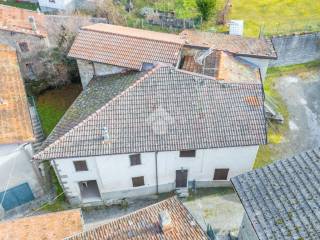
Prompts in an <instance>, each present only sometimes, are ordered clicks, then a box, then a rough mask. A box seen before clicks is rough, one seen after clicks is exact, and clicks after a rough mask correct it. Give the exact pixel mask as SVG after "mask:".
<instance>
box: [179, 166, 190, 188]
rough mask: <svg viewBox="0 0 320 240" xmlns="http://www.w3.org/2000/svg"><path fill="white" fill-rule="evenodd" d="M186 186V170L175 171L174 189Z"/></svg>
mask: <svg viewBox="0 0 320 240" xmlns="http://www.w3.org/2000/svg"><path fill="white" fill-rule="evenodd" d="M187 186H188V170H176V188H185V187H187Z"/></svg>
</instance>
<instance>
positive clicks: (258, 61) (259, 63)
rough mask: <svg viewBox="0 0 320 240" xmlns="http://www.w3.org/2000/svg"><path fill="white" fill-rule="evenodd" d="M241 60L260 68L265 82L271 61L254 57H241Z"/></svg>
mask: <svg viewBox="0 0 320 240" xmlns="http://www.w3.org/2000/svg"><path fill="white" fill-rule="evenodd" d="M240 58H242V59H244V60H246V61H248V62H251V63H253V64H255V65H257V66H258V67H259V68H260V72H261V78H262V80H263V81H264V79H265V78H266V75H267V70H268V67H269V62H270V59H264V58H253V57H240Z"/></svg>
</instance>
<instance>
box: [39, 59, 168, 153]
mask: <svg viewBox="0 0 320 240" xmlns="http://www.w3.org/2000/svg"><path fill="white" fill-rule="evenodd" d="M163 66H164V65H162V64H157V65H156V66H155V67H154V68H152V69H151V70H149V71H147V72H146V73H145V74H144V75H143V76H141V77H140V78H139V79H138V80H137V81H136V82H135V83H133V84H132V85H131V86H129V87H128V88H127V89H126V90H124V91H122V92H121V93H119V94H117V95H116V96H115V97H113V98H112V99H111V100H110V101H108V102H107V103H106V104H105V105H104V106H102V107H101V108H99V109H98V110H96V111H95V112H93V113H91V114H90V115H89V116H88V117H86V118H85V119H84V120H82V121H81V122H79V123H78V124H77V125H75V126H74V127H72V128H70V130H69V131H67V132H66V133H64V134H63V135H62V136H60V137H59V138H58V139H56V140H55V141H54V142H53V143H50V144H49V145H48V146H46V147H45V148H44V149H43V150H42V151H40V152H38V153H37V154H35V155H34V156H33V159H37V156H38V155H41V153H43V152H45V151H46V149H48V148H49V147H50V146H54V145H55V144H58V143H59V142H60V141H61V140H62V139H64V138H65V137H66V136H68V135H70V133H71V132H73V131H74V130H76V129H78V128H79V127H81V126H82V125H83V124H85V123H86V122H87V121H89V120H90V119H91V118H93V116H95V115H96V114H98V113H99V112H101V111H102V110H104V109H105V108H106V107H108V106H109V105H110V104H111V103H112V102H114V101H115V100H116V99H118V98H120V97H121V96H122V95H124V94H125V93H127V92H129V91H130V90H131V89H132V88H134V87H136V86H137V85H138V84H139V83H141V82H142V81H144V80H145V79H146V78H147V77H149V76H150V75H152V74H153V73H154V72H155V71H157V70H158V69H159V68H161V67H163Z"/></svg>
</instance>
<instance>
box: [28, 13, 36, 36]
mask: <svg viewBox="0 0 320 240" xmlns="http://www.w3.org/2000/svg"><path fill="white" fill-rule="evenodd" d="M29 23H30V24H31V27H32V30H33V31H35V32H37V31H38V29H37V24H36V20H35V19H34V16H29Z"/></svg>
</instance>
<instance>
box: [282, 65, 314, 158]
mask: <svg viewBox="0 0 320 240" xmlns="http://www.w3.org/2000/svg"><path fill="white" fill-rule="evenodd" d="M276 88H277V90H278V91H279V92H280V93H281V94H282V96H283V99H284V101H285V102H286V104H287V106H288V111H289V132H288V134H286V136H285V140H284V141H283V143H281V144H279V147H280V148H281V149H282V151H281V152H282V156H281V157H280V158H286V157H289V156H291V155H294V154H296V153H298V152H301V151H304V150H308V149H311V148H314V147H319V146H320V70H318V71H311V72H309V73H304V74H303V75H302V74H300V75H288V76H284V77H281V78H279V79H277V81H276Z"/></svg>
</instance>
